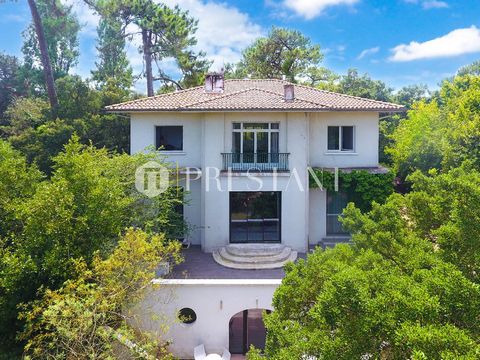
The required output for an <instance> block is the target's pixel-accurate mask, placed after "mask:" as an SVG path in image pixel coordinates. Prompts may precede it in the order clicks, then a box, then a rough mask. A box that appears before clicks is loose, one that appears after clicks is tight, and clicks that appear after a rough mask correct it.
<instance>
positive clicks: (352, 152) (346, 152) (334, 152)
mask: <svg viewBox="0 0 480 360" xmlns="http://www.w3.org/2000/svg"><path fill="white" fill-rule="evenodd" d="M323 155H358V153H357V152H354V151H327V152H325V153H323Z"/></svg>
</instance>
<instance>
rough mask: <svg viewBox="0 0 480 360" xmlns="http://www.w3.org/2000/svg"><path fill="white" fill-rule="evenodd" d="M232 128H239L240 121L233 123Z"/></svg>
mask: <svg viewBox="0 0 480 360" xmlns="http://www.w3.org/2000/svg"><path fill="white" fill-rule="evenodd" d="M233 128H234V129H240V128H241V125H240V123H233Z"/></svg>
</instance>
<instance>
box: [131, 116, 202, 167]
mask: <svg viewBox="0 0 480 360" xmlns="http://www.w3.org/2000/svg"><path fill="white" fill-rule="evenodd" d="M202 123H203V114H185V113H173V112H172V113H133V114H132V115H131V121H130V152H131V153H132V154H134V153H137V152H141V151H144V150H145V149H146V148H147V147H150V146H152V145H153V146H154V145H155V126H158V125H181V126H183V151H168V152H165V154H168V159H169V160H170V161H172V162H175V163H178V165H179V166H181V167H183V166H196V167H200V165H201V154H202V152H201V150H202Z"/></svg>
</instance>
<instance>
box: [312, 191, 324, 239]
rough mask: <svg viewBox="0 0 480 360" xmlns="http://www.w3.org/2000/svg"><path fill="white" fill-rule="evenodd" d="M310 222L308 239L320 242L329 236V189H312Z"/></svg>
mask: <svg viewBox="0 0 480 360" xmlns="http://www.w3.org/2000/svg"><path fill="white" fill-rule="evenodd" d="M309 195H310V213H309V217H310V223H309V234H308V241H309V243H310V244H318V242H319V241H320V240H322V238H324V237H325V236H327V191H326V190H320V189H311V190H310V194H309Z"/></svg>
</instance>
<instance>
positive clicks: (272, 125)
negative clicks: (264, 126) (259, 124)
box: [270, 123, 280, 129]
mask: <svg viewBox="0 0 480 360" xmlns="http://www.w3.org/2000/svg"><path fill="white" fill-rule="evenodd" d="M279 126H280V124H279V123H271V124H270V128H271V129H278V128H279Z"/></svg>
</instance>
